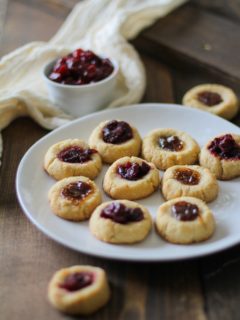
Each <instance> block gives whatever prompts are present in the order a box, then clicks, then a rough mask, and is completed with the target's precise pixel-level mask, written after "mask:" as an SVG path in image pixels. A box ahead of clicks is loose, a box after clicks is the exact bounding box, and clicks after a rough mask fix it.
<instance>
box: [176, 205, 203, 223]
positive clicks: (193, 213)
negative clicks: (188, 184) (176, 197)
mask: <svg viewBox="0 0 240 320" xmlns="http://www.w3.org/2000/svg"><path fill="white" fill-rule="evenodd" d="M171 210H172V215H173V217H174V218H176V219H177V220H180V221H193V220H195V219H197V217H198V215H199V209H198V206H197V205H195V204H192V203H189V202H186V201H179V202H176V203H175V204H174V205H172V207H171Z"/></svg>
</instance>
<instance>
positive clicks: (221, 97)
mask: <svg viewBox="0 0 240 320" xmlns="http://www.w3.org/2000/svg"><path fill="white" fill-rule="evenodd" d="M182 104H183V105H185V106H188V107H192V108H197V109H200V110H203V111H207V112H210V113H212V114H215V115H217V116H220V117H223V118H225V119H232V118H233V117H234V116H235V115H236V114H237V112H238V108H239V103H238V98H237V96H236V94H235V93H234V92H233V90H232V89H230V88H228V87H226V86H223V85H220V84H215V83H212V84H208V83H207V84H200V85H198V86H196V87H193V88H191V89H190V90H188V91H187V92H186V93H185V95H184V97H183V101H182Z"/></svg>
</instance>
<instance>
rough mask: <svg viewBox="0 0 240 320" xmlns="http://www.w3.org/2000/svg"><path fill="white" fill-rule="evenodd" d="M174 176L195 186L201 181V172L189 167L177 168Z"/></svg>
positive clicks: (184, 182)
mask: <svg viewBox="0 0 240 320" xmlns="http://www.w3.org/2000/svg"><path fill="white" fill-rule="evenodd" d="M174 178H175V179H176V180H178V181H179V182H181V183H183V184H187V185H191V186H194V185H197V184H198V183H199V180H200V174H199V173H198V172H197V171H194V170H192V169H188V168H184V169H177V170H176V172H175V174H174Z"/></svg>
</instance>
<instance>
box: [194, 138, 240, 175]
mask: <svg viewBox="0 0 240 320" xmlns="http://www.w3.org/2000/svg"><path fill="white" fill-rule="evenodd" d="M199 161H200V164H201V166H203V167H206V168H208V169H209V170H210V171H211V172H212V173H213V174H214V175H215V176H216V177H217V179H220V180H229V179H233V178H235V177H239V176H240V135H237V134H231V133H227V134H222V135H219V136H217V137H215V138H213V139H212V140H211V141H209V142H208V143H207V144H206V145H205V146H204V147H203V148H202V150H201V153H200V157H199Z"/></svg>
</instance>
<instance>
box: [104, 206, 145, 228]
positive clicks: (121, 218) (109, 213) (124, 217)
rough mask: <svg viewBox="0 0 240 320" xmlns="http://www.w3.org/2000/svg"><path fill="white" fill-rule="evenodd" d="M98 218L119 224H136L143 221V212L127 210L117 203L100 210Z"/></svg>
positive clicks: (133, 209) (138, 209)
mask: <svg viewBox="0 0 240 320" xmlns="http://www.w3.org/2000/svg"><path fill="white" fill-rule="evenodd" d="M100 216H101V217H102V218H105V219H111V220H113V221H114V222H117V223H121V224H127V223H130V222H138V221H141V220H143V219H144V216H143V212H142V210H141V209H140V208H128V207H126V206H125V205H124V204H122V203H119V202H113V203H111V204H109V205H108V206H107V207H105V208H104V209H103V210H102V212H101V215H100Z"/></svg>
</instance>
